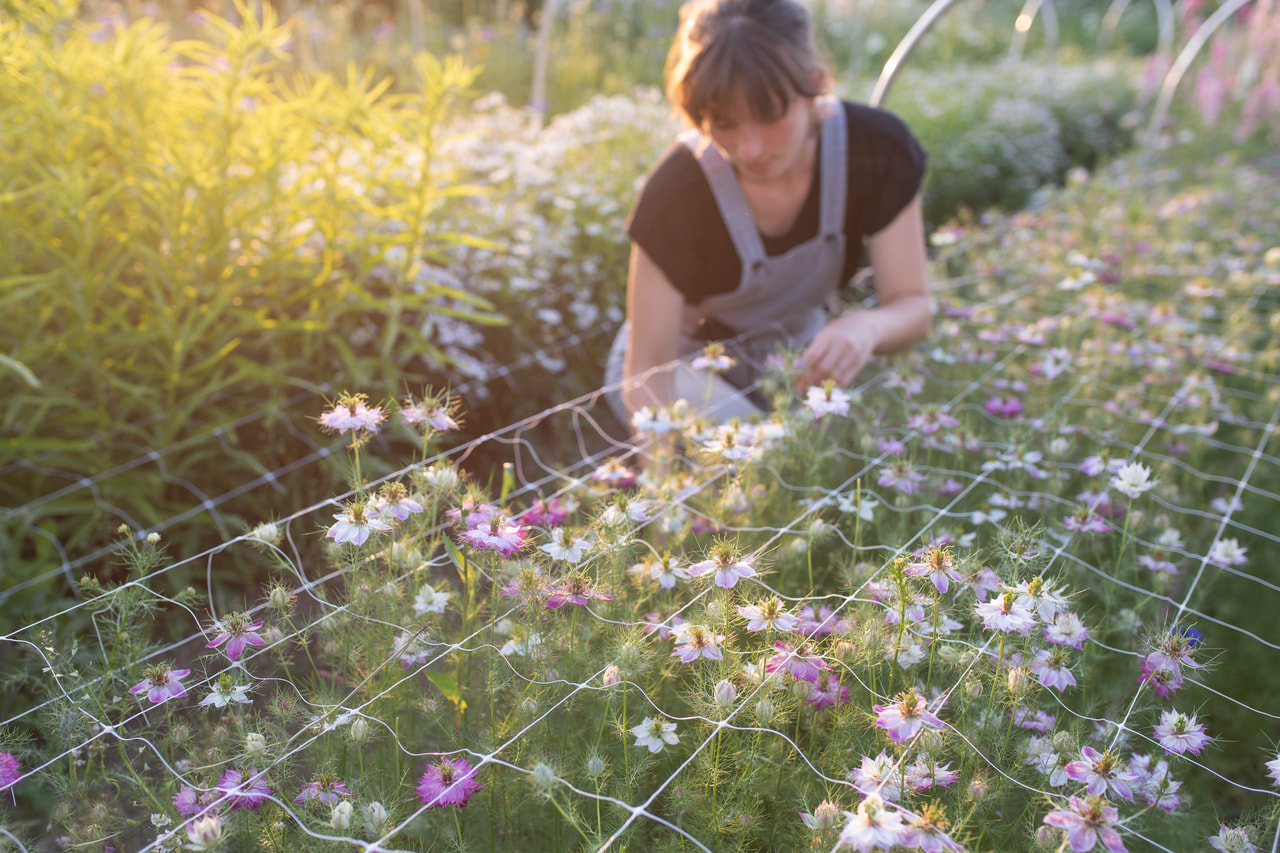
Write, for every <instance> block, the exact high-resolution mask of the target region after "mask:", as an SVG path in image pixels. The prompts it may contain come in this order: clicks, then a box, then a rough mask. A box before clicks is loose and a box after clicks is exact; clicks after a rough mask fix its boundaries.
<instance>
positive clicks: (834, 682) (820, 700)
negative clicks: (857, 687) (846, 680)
mask: <svg viewBox="0 0 1280 853" xmlns="http://www.w3.org/2000/svg"><path fill="white" fill-rule="evenodd" d="M852 689H853V688H851V687H848V686H847V685H846V686H843V687H842V686H841V685H840V676H839V675H837V674H836V673H834V672H828V673H827V674H825V675H822V676H819V677H818V680H817V681H816V682H814V685H813V688H812V689H811V690H810V691H809V695H808V696H807V697H805V701H807V702H808V703H809V704H811V705H813V707H814V708H829V707H831V706H832V705H838V704H840V703H841V702H848V701H849V695H850V692H851V690H852Z"/></svg>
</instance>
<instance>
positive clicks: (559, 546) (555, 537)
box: [539, 527, 595, 565]
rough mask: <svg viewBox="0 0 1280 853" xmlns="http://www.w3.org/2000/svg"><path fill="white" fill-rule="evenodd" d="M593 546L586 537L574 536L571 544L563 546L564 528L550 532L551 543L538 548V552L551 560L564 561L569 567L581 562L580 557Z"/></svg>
mask: <svg viewBox="0 0 1280 853" xmlns="http://www.w3.org/2000/svg"><path fill="white" fill-rule="evenodd" d="M594 544H595V543H594V542H592V541H591V538H590V537H588V536H575V537H574V538H573V541H572V542H571V543H569V544H565V541H564V528H562V527H557V528H555V529H553V530H552V531H551V541H550V542H548V543H547V544H546V545H541V546H539V550H540V551H544V552H546V554H547V555H548V556H550V557H551V559H553V560H564V561H565V562H566V563H569V564H570V565H577V564H578V563H581V562H582V555H583V554H584V553H585V552H586V551H590V550H591V548H592V547H593V546H594Z"/></svg>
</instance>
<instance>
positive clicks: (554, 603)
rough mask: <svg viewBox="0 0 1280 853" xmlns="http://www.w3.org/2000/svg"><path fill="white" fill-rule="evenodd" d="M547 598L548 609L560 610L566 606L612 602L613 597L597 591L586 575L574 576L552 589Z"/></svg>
mask: <svg viewBox="0 0 1280 853" xmlns="http://www.w3.org/2000/svg"><path fill="white" fill-rule="evenodd" d="M550 593H551V594H550V595H548V596H547V608H548V609H550V610H558V609H559V608H561V607H563V606H564V605H566V604H576V605H578V606H579V607H584V606H586V605H587V604H588V603H590V602H592V601H612V600H613V596H612V595H609V594H608V593H604V592H601V591H600V590H598V589H596V588H595V586H594V584H593V583H592V581H591V578H589V577H587V576H586V575H574V576H572V577H570V578H569V579H568V580H567V581H565V582H564V583H562V584H557V585H555V586H553V587H551V589H550Z"/></svg>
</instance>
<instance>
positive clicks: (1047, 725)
mask: <svg viewBox="0 0 1280 853" xmlns="http://www.w3.org/2000/svg"><path fill="white" fill-rule="evenodd" d="M1009 719H1010V720H1012V721H1013V724H1014V725H1015V726H1017V727H1018V728H1020V729H1026V730H1027V731H1029V732H1035V733H1036V734H1047V733H1048V732H1049V730H1050V729H1052V728H1053V724H1054V723H1056V722H1057V718H1056V717H1054V716H1053V714H1050V713H1049V712H1048V711H1044V710H1040V709H1038V708H1037V709H1032V708H1028V707H1027V706H1026V705H1019V706H1018V707H1016V708H1014V709H1013V711H1012V712H1011V713H1010V714H1009Z"/></svg>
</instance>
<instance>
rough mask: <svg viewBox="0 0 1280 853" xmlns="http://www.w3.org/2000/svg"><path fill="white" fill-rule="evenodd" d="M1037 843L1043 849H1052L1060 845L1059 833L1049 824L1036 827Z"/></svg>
mask: <svg viewBox="0 0 1280 853" xmlns="http://www.w3.org/2000/svg"><path fill="white" fill-rule="evenodd" d="M1036 845H1037V846H1038V847H1039V848H1040V849H1041V850H1052V849H1054V848H1055V847H1057V846H1058V833H1057V832H1054V831H1053V830H1052V829H1050V828H1049V827H1047V826H1041V827H1039V828H1038V829H1036Z"/></svg>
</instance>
